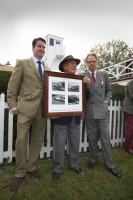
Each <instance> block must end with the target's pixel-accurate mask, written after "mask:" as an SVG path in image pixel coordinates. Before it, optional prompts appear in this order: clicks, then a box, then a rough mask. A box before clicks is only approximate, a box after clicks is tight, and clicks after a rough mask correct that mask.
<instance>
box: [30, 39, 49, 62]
mask: <svg viewBox="0 0 133 200" xmlns="http://www.w3.org/2000/svg"><path fill="white" fill-rule="evenodd" d="M45 48H46V44H45V43H44V42H42V41H41V40H38V41H37V43H36V45H35V47H32V51H33V55H34V56H35V57H36V58H37V59H39V60H41V59H42V58H43V56H44V54H45Z"/></svg>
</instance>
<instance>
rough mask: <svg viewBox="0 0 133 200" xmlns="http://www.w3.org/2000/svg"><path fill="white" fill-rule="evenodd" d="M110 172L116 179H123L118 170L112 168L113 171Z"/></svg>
mask: <svg viewBox="0 0 133 200" xmlns="http://www.w3.org/2000/svg"><path fill="white" fill-rule="evenodd" d="M108 170H109V171H110V172H111V174H112V175H113V176H116V177H118V178H120V177H121V174H120V173H119V172H118V171H117V169H116V168H111V169H109V168H108Z"/></svg>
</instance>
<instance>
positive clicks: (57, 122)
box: [52, 55, 84, 180]
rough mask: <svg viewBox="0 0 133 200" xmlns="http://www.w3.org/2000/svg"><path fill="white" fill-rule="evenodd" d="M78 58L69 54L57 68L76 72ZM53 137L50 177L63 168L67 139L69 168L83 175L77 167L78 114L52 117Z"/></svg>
mask: <svg viewBox="0 0 133 200" xmlns="http://www.w3.org/2000/svg"><path fill="white" fill-rule="evenodd" d="M79 63H80V60H79V59H77V58H74V57H73V56H71V55H69V56H67V57H65V58H64V59H63V60H62V61H61V63H60V64H59V70H60V71H61V72H64V73H68V74H75V73H76V66H77V65H78V64H79ZM54 137H55V140H54V142H55V145H54V146H55V149H54V153H55V157H54V169H53V173H52V179H53V180H57V179H59V177H60V174H61V173H62V171H63V168H64V153H65V144H66V140H67V139H68V147H69V166H70V169H71V170H72V171H73V172H75V173H77V174H80V175H83V174H84V173H83V171H82V169H81V168H80V167H79V164H78V161H79V143H80V116H66V117H58V118H55V119H54Z"/></svg>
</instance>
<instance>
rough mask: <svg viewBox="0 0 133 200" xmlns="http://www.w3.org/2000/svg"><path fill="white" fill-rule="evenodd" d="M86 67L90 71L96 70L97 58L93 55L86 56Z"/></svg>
mask: <svg viewBox="0 0 133 200" xmlns="http://www.w3.org/2000/svg"><path fill="white" fill-rule="evenodd" d="M86 63H87V66H88V69H89V70H90V71H95V70H96V66H97V59H96V57H95V56H93V55H91V56H88V58H87V60H86Z"/></svg>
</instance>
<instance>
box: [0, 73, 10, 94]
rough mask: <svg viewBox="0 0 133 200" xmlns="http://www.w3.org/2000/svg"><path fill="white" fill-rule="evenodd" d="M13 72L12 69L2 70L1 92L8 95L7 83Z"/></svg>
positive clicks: (0, 79)
mask: <svg viewBox="0 0 133 200" xmlns="http://www.w3.org/2000/svg"><path fill="white" fill-rule="evenodd" d="M11 74H12V72H10V71H0V94H1V93H4V94H5V97H6V96H7V85H8V82H9V79H10V76H11Z"/></svg>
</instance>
